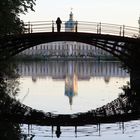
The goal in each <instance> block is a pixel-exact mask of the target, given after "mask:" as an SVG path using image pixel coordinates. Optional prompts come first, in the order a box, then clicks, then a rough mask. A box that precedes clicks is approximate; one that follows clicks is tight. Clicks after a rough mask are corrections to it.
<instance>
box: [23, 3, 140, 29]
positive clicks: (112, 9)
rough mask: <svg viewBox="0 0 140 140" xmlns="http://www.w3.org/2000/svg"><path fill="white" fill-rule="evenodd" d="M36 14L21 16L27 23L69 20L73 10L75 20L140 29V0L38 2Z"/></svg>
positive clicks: (30, 12) (30, 13) (29, 13)
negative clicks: (139, 24) (139, 20)
mask: <svg viewBox="0 0 140 140" xmlns="http://www.w3.org/2000/svg"><path fill="white" fill-rule="evenodd" d="M34 9H35V12H32V11H29V12H28V13H27V14H26V15H21V19H22V20H23V21H25V22H27V21H52V20H56V19H57V17H60V18H61V20H62V21H66V20H68V19H69V14H70V11H71V9H72V12H73V14H74V20H77V21H91V22H103V23H112V24H121V25H128V26H135V27H138V18H139V16H140V0H36V6H35V7H34Z"/></svg>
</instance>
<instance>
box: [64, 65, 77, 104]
mask: <svg viewBox="0 0 140 140" xmlns="http://www.w3.org/2000/svg"><path fill="white" fill-rule="evenodd" d="M73 66H74V73H73V72H72V67H73ZM68 67H69V71H68V73H67V75H66V78H65V95H66V96H68V98H69V104H70V105H72V99H73V97H74V96H76V95H77V94H78V78H77V66H76V64H75V65H72V64H71V63H69V64H68Z"/></svg>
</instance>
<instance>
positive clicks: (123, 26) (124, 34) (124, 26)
mask: <svg viewBox="0 0 140 140" xmlns="http://www.w3.org/2000/svg"><path fill="white" fill-rule="evenodd" d="M124 35H125V25H123V36H124Z"/></svg>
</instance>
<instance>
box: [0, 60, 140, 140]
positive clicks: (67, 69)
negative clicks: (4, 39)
mask: <svg viewBox="0 0 140 140" xmlns="http://www.w3.org/2000/svg"><path fill="white" fill-rule="evenodd" d="M57 63H58V62H57ZM57 63H56V62H54V64H57ZM81 64H82V65H83V64H84V68H83V71H82V67H81V69H80V68H79V66H80V65H81ZM90 64H91V65H90ZM93 64H95V63H94V62H93ZM25 66H26V65H25ZM49 66H52V63H51V62H50V64H49ZM55 66H56V65H53V67H55ZM62 66H64V67H62V68H61V67H59V64H58V67H56V68H55V69H53V67H51V68H50V67H48V68H47V69H48V70H49V69H50V73H47V75H46V73H43V70H40V74H45V75H46V78H48V77H50V76H51V77H52V79H53V81H55V82H57V81H56V79H57V80H58V79H60V80H61V81H63V82H64V86H65V91H64V92H63V94H64V93H65V95H66V96H68V97H69V99H70V100H69V101H70V105H72V98H73V97H74V96H75V95H77V94H78V95H80V94H81V93H80V92H79V91H78V90H79V86H78V80H79V81H87V79H88V80H89V79H91V78H94V75H95V73H93V67H94V68H95V65H92V63H86V62H84V63H81V62H68V63H65V62H63V63H62ZM85 66H87V67H85ZM102 66H103V64H101V65H100V64H99V69H98V70H97V68H95V69H96V72H97V73H96V74H98V75H99V73H100V74H102V77H105V81H106V82H109V79H111V78H112V77H111V76H109V73H108V71H109V72H112V73H113V74H114V75H115V76H118V77H121V74H122V76H123V77H127V76H128V74H126V73H125V74H124V73H123V71H122V73H120V72H119V71H121V70H120V68H119V67H116V69H115V68H113V66H111V67H106V66H105V67H102ZM117 66H118V65H117ZM100 67H102V68H100ZM59 68H60V69H59ZM19 69H20V67H19ZM37 69H38V68H36V70H35V71H36V72H37V71H38V70H37ZM39 69H40V68H39ZM112 69H113V70H112ZM24 70H25V68H24ZM24 70H23V71H24ZM61 70H62V71H63V73H62V71H61ZM30 71H32V72H33V73H34V69H31V70H30V68H28V71H26V70H25V71H24V72H26V74H27V72H30ZM44 71H45V69H44ZM20 72H21V69H20ZM94 72H95V71H94ZM112 73H111V74H112ZM116 73H117V74H116ZM30 74H31V73H30ZM34 74H35V73H34ZM59 74H62V75H61V76H59ZM80 74H81V75H80ZM82 74H83V75H82ZM84 74H85V75H84ZM48 75H49V76H48ZM31 76H32V75H31ZM34 76H35V77H37V78H35V79H38V78H39V77H40V76H38V75H37V74H36V75H34ZM86 76H88V78H87V77H86ZM100 76H101V75H100ZM100 76H98V77H100ZM130 76H131V77H130V84H128V85H127V86H124V87H123V88H122V89H123V91H124V93H123V94H121V95H119V97H118V98H117V99H115V100H114V101H112V102H110V103H108V104H105V105H104V106H101V107H98V108H96V109H92V110H90V111H87V112H85V113H75V114H69V115H67V114H53V113H46V114H45V113H43V112H42V113H41V112H38V111H36V110H32V109H30V110H28V109H29V108H27V107H25V108H24V109H26V108H27V110H28V112H27V110H24V111H23V112H22V111H21V110H20V107H21V106H18V112H17V113H18V114H20V113H21V114H20V115H21V116H23V117H22V118H23V119H24V121H25V120H26V119H27V118H28V117H29V116H30V119H31V120H30V121H31V122H32V123H40V124H42V123H43V124H48V125H51V124H53V126H56V127H55V128H56V129H55V134H56V137H60V136H62V137H65V136H64V135H63V133H65V131H67V134H69V131H72V130H71V129H66V130H64V129H63V127H62V125H73V126H75V135H76V136H77V135H78V134H77V131H78V132H79V131H80V128H79V127H78V128H77V126H78V125H86V124H97V126H98V127H97V129H96V130H97V132H98V134H99V136H101V134H102V131H103V130H105V129H104V127H102V128H100V125H102V124H100V123H107V122H116V121H117V122H120V121H129V120H134V119H139V116H140V102H139V99H140V95H139V92H140V82H139V79H140V78H139V77H140V76H139V72H137V71H130ZM81 77H82V78H81ZM83 77H84V78H83ZM85 79H86V80H85ZM1 82H2V80H1ZM37 82H38V81H36V83H37ZM109 83H110V82H109ZM109 83H108V84H109ZM108 84H107V85H108ZM8 85H9V84H8ZM92 86H94V85H92ZM1 87H2V84H1ZM6 89H8V91H11V90H9V89H11V88H6ZM6 89H5V91H6ZM13 89H15V88H13ZM1 91H3V89H2V88H1ZM85 91H87V89H86V90H85ZM1 95H2V94H1ZM5 97H6V96H5ZM1 99H2V98H1ZM7 99H8V98H4V100H1V101H2V102H0V103H1V104H0V105H1V106H0V107H1V110H0V113H1V112H2V113H3V112H4V110H5V109H6V110H7V111H8V109H10V107H11V108H12V109H13V110H9V111H8V112H10V113H11V115H12V111H14V110H15V109H14V106H13V105H12V103H11V100H7ZM5 103H6V104H5ZM7 103H9V105H8V104H7ZM15 104H16V103H15ZM3 105H4V107H3V108H2V106H3ZM9 106H10V107H9ZM22 109H23V108H22ZM15 113H16V111H15ZM25 114H26V115H25ZM0 115H1V114H0ZM46 120H47V121H46ZM48 120H50V121H48ZM52 120H53V121H52ZM62 120H63V121H62ZM22 121H23V120H22ZM28 121H29V120H28ZM30 121H29V122H28V123H30ZM25 122H26V121H25ZM1 124H2V125H1ZM3 125H4V126H6V128H7V127H8V128H10V130H13V131H10V132H12V134H13V135H14V133H15V134H16V135H14V136H12V135H11V134H10V133H9V132H8V129H5V128H4V127H3ZM10 125H11V123H8V124H3V123H0V129H2V131H0V132H1V139H5V137H4V136H8V133H9V136H11V137H10V138H12V139H15V140H16V139H17V140H18V139H19V138H21V137H22V138H24V139H25V140H27V139H34V137H35V138H36V136H35V135H38V134H36V133H35V135H33V133H31V134H30V135H27V134H26V133H25V134H24V133H23V134H24V135H22V136H21V135H20V129H19V125H17V126H16V125H15V124H12V127H11V126H10ZM135 126H136V125H135ZM125 127H126V126H125V124H124V123H122V124H121V128H122V133H125V132H126V130H125ZM105 128H106V129H111V128H110V127H105ZM118 128H119V127H118ZM86 129H87V128H86ZM86 129H85V128H84V127H83V128H82V130H81V132H82V134H84V133H85V135H84V137H86V136H89V137H90V136H91V137H92V136H95V135H94V134H95V131H93V130H92V131H91V129H88V130H87V133H86ZM102 129H103V130H102ZM53 131H54V130H52V133H53ZM45 132H46V131H45ZM47 132H48V131H47ZM73 132H74V131H73ZM37 133H39V132H37ZM103 133H104V131H103ZM82 134H81V135H80V136H82ZM28 136H29V138H28ZM7 139H8V138H7ZM40 139H41V138H39V140H40Z"/></svg>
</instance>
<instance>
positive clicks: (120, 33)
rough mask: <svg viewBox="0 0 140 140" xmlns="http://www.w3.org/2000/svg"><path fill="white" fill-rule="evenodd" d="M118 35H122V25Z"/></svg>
mask: <svg viewBox="0 0 140 140" xmlns="http://www.w3.org/2000/svg"><path fill="white" fill-rule="evenodd" d="M119 35H120V36H121V35H122V26H120V32H119Z"/></svg>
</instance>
